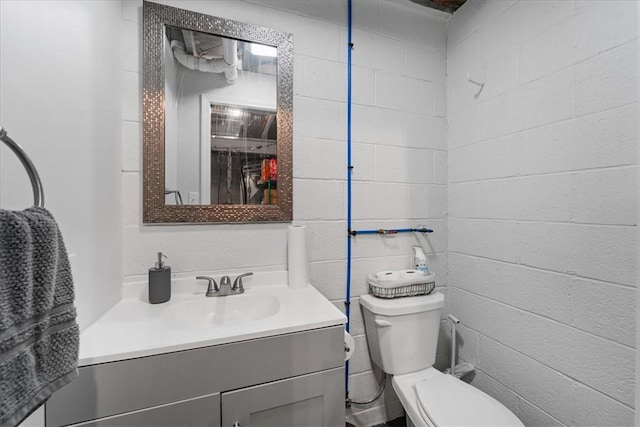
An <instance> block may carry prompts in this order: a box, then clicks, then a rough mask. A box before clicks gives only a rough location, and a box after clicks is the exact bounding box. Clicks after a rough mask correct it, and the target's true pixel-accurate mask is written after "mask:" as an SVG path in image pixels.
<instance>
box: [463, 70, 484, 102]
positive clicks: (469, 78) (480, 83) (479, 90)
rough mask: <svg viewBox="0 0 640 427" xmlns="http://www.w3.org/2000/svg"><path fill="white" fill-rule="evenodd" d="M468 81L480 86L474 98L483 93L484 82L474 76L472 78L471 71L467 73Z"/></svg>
mask: <svg viewBox="0 0 640 427" xmlns="http://www.w3.org/2000/svg"><path fill="white" fill-rule="evenodd" d="M467 81H468V82H469V83H473V84H474V85H476V86H480V89H478V92H477V93H476V94H475V95H473V97H474V98H477V97H479V96H480V94H481V93H482V89H484V82H479V81H477V80H474V79H473V78H471V73H467Z"/></svg>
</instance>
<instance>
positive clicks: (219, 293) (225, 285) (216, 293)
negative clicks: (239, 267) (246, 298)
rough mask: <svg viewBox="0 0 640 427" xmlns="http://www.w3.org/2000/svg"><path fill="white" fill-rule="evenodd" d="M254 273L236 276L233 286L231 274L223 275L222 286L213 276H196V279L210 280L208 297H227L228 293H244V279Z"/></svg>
mask: <svg viewBox="0 0 640 427" xmlns="http://www.w3.org/2000/svg"><path fill="white" fill-rule="evenodd" d="M251 275H253V273H244V274H241V275H239V276H238V277H236V280H234V281H233V286H231V279H230V278H229V276H222V278H221V279H220V286H219V287H218V284H217V283H216V281H215V279H214V278H213V277H209V276H196V280H208V281H209V286H207V293H206V294H205V295H206V296H208V297H226V296H227V295H236V294H241V293H244V286H243V285H242V279H243V278H244V277H247V276H251Z"/></svg>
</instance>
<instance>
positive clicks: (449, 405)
mask: <svg viewBox="0 0 640 427" xmlns="http://www.w3.org/2000/svg"><path fill="white" fill-rule="evenodd" d="M392 384H393V388H394V390H395V391H396V393H397V394H398V397H399V398H400V401H401V403H402V404H403V406H404V408H405V410H406V412H407V416H409V418H410V419H411V421H412V422H413V423H414V424H415V425H416V426H417V427H419V426H423V427H425V426H429V427H451V426H508V427H516V426H523V424H522V422H521V421H520V420H519V419H518V418H517V417H516V416H515V415H514V414H513V413H512V412H511V411H510V410H509V409H507V408H506V407H505V406H503V405H502V404H501V403H500V402H498V401H497V400H495V399H494V398H492V397H490V396H489V395H487V394H485V393H483V392H482V391H480V390H478V389H477V388H475V387H473V386H471V385H469V384H467V383H465V382H464V381H461V380H459V379H457V378H455V377H453V376H451V375H445V374H443V373H441V372H440V371H438V370H436V369H435V368H428V369H426V370H424V371H420V372H414V373H411V374H405V375H397V376H394V377H393V380H392Z"/></svg>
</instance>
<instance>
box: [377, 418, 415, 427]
mask: <svg viewBox="0 0 640 427" xmlns="http://www.w3.org/2000/svg"><path fill="white" fill-rule="evenodd" d="M406 425H407V419H406V418H405V417H400V418H396V419H395V420H391V421H389V422H388V423H386V424H377V425H375V426H373V427H405V426H406Z"/></svg>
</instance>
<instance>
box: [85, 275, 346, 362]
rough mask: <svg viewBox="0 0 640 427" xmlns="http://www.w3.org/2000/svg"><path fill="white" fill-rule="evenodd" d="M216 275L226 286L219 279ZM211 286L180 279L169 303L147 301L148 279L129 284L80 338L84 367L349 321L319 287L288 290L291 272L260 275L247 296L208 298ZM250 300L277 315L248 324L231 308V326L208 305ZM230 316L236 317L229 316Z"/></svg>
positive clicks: (248, 283) (246, 283) (250, 281)
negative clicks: (287, 283)
mask: <svg viewBox="0 0 640 427" xmlns="http://www.w3.org/2000/svg"><path fill="white" fill-rule="evenodd" d="M229 276H231V277H232V279H233V278H234V277H235V275H229ZM212 277H214V278H215V279H216V281H217V282H218V283H220V281H219V280H218V279H219V278H220V276H219V275H212ZM206 283H207V282H206V281H203V280H199V281H198V283H197V284H196V280H195V279H194V278H190V279H186V278H184V279H175V278H174V279H173V283H172V296H171V300H170V301H168V302H166V303H163V304H149V303H148V302H147V297H146V295H147V284H146V281H145V282H140V283H136V284H128V285H126V286H125V288H126V289H127V291H125V292H123V299H122V300H120V301H119V302H118V303H117V304H116V305H114V306H113V307H112V308H111V309H110V310H109V311H107V312H106V313H105V314H104V315H103V316H102V317H100V318H99V319H98V320H96V322H94V323H93V324H91V325H90V326H89V327H87V328H86V329H85V330H84V331H83V332H82V333H81V334H80V357H79V365H80V366H86V365H93V364H97V363H104V362H113V361H117V360H124V359H130V358H134V357H142V356H149V355H154V354H161V353H169V352H173V351H179V350H188V349H193V348H198V347H206V346H211V345H218V344H225V343H230V342H237V341H244V340H248V339H255V338H263V337H268V336H274V335H281V334H286V333H292V332H300V331H304V330H309V329H317V328H322V327H327V326H335V325H341V324H344V323H345V322H346V317H345V316H344V314H343V313H342V312H341V311H340V310H338V309H337V308H336V307H335V306H334V305H333V304H332V303H331V302H329V301H328V300H327V299H326V298H325V297H324V296H322V295H321V294H320V293H319V292H318V291H317V290H316V289H315V288H314V287H313V286H311V285H308V286H307V287H305V288H302V289H292V288H290V287H288V286H287V285H286V271H285V272H284V274H282V272H265V273H256V274H255V275H254V276H252V277H250V278H246V279H245V280H244V287H245V293H244V294H242V295H230V296H226V297H214V298H207V297H205V296H204V291H205V290H206ZM264 297H267V298H268V301H267V300H265V303H264V304H263V300H262V299H261V298H264ZM231 299H234V300H233V301H231ZM213 300H219V301H213ZM276 301H277V302H276ZM244 302H247V304H249V305H254V306H258V310H257V311H258V312H260V311H262V312H263V314H262V315H264V313H265V311H267V314H270V313H271V312H273V313H274V314H270V315H268V316H267V317H264V318H261V319H258V320H247V316H245V315H244V314H240V315H234V313H228V312H229V311H230V310H231V309H230V308H227V309H226V310H227V313H224V316H222V318H226V319H227V320H225V321H224V322H225V324H224V325H216V324H215V323H216V321H217V320H216V319H217V317H216V315H211V314H209V313H208V312H207V310H208V306H207V305H206V304H208V303H212V304H220V303H222V304H224V307H234V306H235V307H240V308H241V309H244V307H243V304H244ZM193 304H195V306H194V305H193ZM194 307H195V308H194ZM275 307H277V309H276V308H275ZM203 308H204V310H203ZM183 311H184V316H182V312H183ZM227 314H228V315H229V316H231V317H225V316H226V315H227ZM194 319H197V320H198V321H195V320H194ZM189 322H192V323H193V327H190V323H189Z"/></svg>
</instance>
